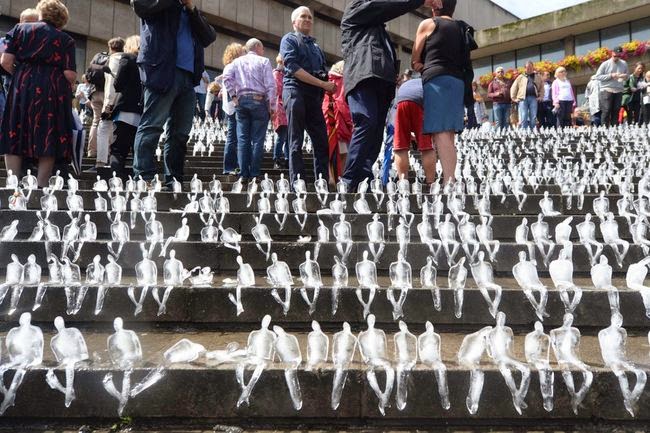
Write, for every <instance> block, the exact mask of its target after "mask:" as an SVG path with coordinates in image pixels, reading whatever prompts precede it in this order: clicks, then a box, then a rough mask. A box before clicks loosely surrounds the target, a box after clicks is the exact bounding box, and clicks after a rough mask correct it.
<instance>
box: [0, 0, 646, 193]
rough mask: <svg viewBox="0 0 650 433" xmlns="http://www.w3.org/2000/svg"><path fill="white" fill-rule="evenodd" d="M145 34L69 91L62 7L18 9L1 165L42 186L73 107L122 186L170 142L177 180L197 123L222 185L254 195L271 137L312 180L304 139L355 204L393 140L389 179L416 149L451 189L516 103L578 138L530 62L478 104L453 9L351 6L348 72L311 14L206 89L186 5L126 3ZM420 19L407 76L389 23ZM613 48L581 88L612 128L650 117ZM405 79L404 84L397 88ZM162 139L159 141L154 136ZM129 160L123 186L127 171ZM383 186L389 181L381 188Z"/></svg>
mask: <svg viewBox="0 0 650 433" xmlns="http://www.w3.org/2000/svg"><path fill="white" fill-rule="evenodd" d="M131 5H132V7H133V10H134V12H135V13H136V14H137V16H138V17H139V18H140V19H141V33H140V35H131V36H127V35H124V36H125V37H124V38H122V37H115V38H113V39H111V40H110V41H109V42H108V46H107V50H106V51H105V52H101V53H97V54H96V55H95V56H94V57H93V59H92V61H91V62H90V64H89V66H88V68H87V69H86V73H85V74H84V75H83V76H82V77H81V78H80V83H77V82H76V81H77V74H76V72H75V71H76V70H77V65H76V64H75V44H74V40H73V39H72V37H70V36H69V35H68V34H67V33H65V32H63V31H62V29H63V27H64V26H65V25H66V23H67V20H68V11H67V8H66V6H65V5H64V4H63V3H62V2H61V1H60V0H40V1H39V2H38V4H37V6H36V9H33V10H32V9H30V10H27V11H25V13H24V14H23V15H24V16H23V15H21V22H20V23H19V24H18V25H16V27H14V29H13V30H11V31H10V32H9V33H8V34H7V36H6V38H5V39H4V42H3V54H2V58H1V59H0V63H1V65H2V68H3V69H4V73H5V75H6V79H5V81H6V83H7V86H6V104H4V102H5V94H4V92H3V93H2V94H1V95H0V96H1V97H0V104H4V109H3V107H2V106H0V109H1V110H0V113H1V115H2V123H1V131H0V151H2V153H3V154H4V155H5V163H6V166H7V168H9V169H12V170H13V171H14V172H17V173H19V172H20V171H21V169H22V168H24V167H23V165H24V161H29V163H31V164H33V163H37V165H38V182H39V185H40V186H45V185H46V184H47V181H48V179H49V177H50V175H51V173H52V170H53V168H54V166H55V165H57V164H65V163H66V162H67V161H69V159H70V157H71V148H72V145H73V143H72V135H71V134H72V127H71V125H72V124H73V121H74V119H73V113H72V106H73V105H72V102H73V98H74V101H75V103H76V106H77V107H78V109H79V110H81V111H82V112H83V113H87V114H88V117H91V118H92V122H91V127H90V133H89V140H88V147H87V149H86V154H87V156H89V157H92V158H95V167H92V168H91V169H90V170H88V171H96V170H97V169H98V168H100V167H104V166H109V167H110V168H111V169H112V171H116V172H118V173H120V175H122V176H126V175H127V174H132V175H133V176H134V177H139V176H141V177H142V178H143V179H144V180H145V181H150V180H152V179H153V177H154V175H156V163H155V159H154V158H155V151H156V148H157V146H158V143H159V141H160V139H161V136H162V137H163V139H164V151H163V155H164V182H165V184H166V186H167V188H171V185H172V183H173V182H174V180H182V179H183V177H184V160H185V153H186V149H187V143H188V138H189V134H190V131H191V128H192V124H193V120H194V118H195V116H198V117H199V118H200V119H201V120H202V121H205V120H206V119H208V121H210V122H220V124H222V125H224V126H225V127H226V128H227V133H226V142H225V147H224V160H223V167H222V168H221V170H222V172H223V174H226V175H235V176H238V177H240V178H242V180H243V181H248V180H250V179H252V178H255V177H259V176H260V175H261V174H262V173H261V167H262V160H263V158H264V144H265V140H266V136H267V130H268V127H269V124H271V125H272V128H273V131H274V133H275V136H276V138H275V143H274V149H273V152H272V158H273V162H274V168H276V169H288V170H289V176H290V179H291V183H292V184H293V182H294V181H295V180H296V179H298V177H301V178H305V177H306V176H305V175H306V172H305V166H304V160H303V144H304V142H305V133H307V134H308V135H309V138H310V139H311V143H312V148H313V156H314V157H313V161H314V166H313V175H314V177H316V178H318V177H322V178H323V179H325V180H329V181H330V183H332V184H333V183H335V182H337V181H338V180H342V181H343V182H344V183H345V184H346V185H347V186H348V188H349V190H354V189H355V188H356V187H357V185H358V184H359V183H360V182H362V181H363V180H365V179H367V178H371V177H373V174H372V173H373V171H372V170H373V165H374V163H375V162H376V161H377V159H378V157H379V153H380V150H381V148H382V145H383V144H384V137H385V136H387V137H389V138H392V140H387V141H386V143H385V144H386V146H385V148H386V153H385V156H384V161H385V163H384V173H387V170H386V167H387V165H390V164H391V162H392V159H394V162H395V167H396V169H397V173H398V175H399V176H407V175H408V170H409V150H410V149H411V148H412V147H413V143H415V146H416V147H417V149H418V150H419V151H420V152H421V155H422V165H423V167H424V172H425V176H426V182H427V183H431V182H434V181H435V177H436V168H435V167H436V165H437V162H438V160H439V161H440V163H441V165H442V169H443V177H444V182H445V183H448V182H452V181H453V180H454V179H453V176H454V173H455V167H456V163H457V158H456V149H455V134H456V133H457V132H458V131H460V130H462V129H463V128H473V127H483V125H486V124H488V125H489V124H490V121H489V115H488V110H487V109H486V102H488V103H489V102H491V103H492V112H493V115H494V123H495V127H498V128H508V127H510V124H511V110H512V107H513V104H516V109H515V110H512V111H513V114H514V113H516V116H514V117H516V118H517V119H518V120H517V126H518V127H521V128H535V127H553V126H558V127H566V126H569V125H571V124H572V122H573V119H574V117H575V116H574V113H575V109H576V97H575V93H574V90H573V86H572V85H571V82H570V81H569V80H568V79H567V74H566V70H565V69H564V68H558V69H557V70H556V71H555V74H554V75H555V77H554V79H552V78H551V76H550V74H549V73H548V72H541V73H539V72H537V71H535V66H534V64H533V63H532V62H529V63H527V64H526V67H525V71H524V72H523V73H521V74H520V75H519V76H518V77H517V78H516V79H515V80H514V81H513V82H509V81H508V80H506V79H505V78H504V77H505V74H504V69H503V68H501V67H499V68H497V69H496V71H495V78H494V80H493V81H492V82H491V83H490V84H489V86H488V89H487V92H486V93H484V92H483V91H481V90H480V89H479V86H478V85H477V83H476V82H475V81H473V72H472V67H471V60H470V51H471V50H472V49H473V48H475V46H472V43H473V38H472V36H473V29H472V28H471V27H470V26H468V25H467V24H466V23H464V22H463V21H458V20H455V19H454V18H453V15H454V12H455V7H456V0H403V1H400V2H383V1H374V0H352V1H350V2H348V5H347V6H346V8H345V11H344V14H343V17H342V20H341V30H342V34H341V46H342V52H343V58H344V59H343V60H342V61H340V62H338V63H336V64H334V65H333V66H332V67H331V68H329V69H328V67H327V61H326V57H325V53H324V52H323V50H322V49H321V48H320V47H319V45H318V43H317V41H316V40H315V39H314V38H313V37H312V28H313V23H314V17H313V14H312V12H311V10H310V9H309V8H307V7H305V6H301V7H298V8H297V9H295V10H294V11H293V13H292V15H291V22H292V26H293V31H291V32H288V33H287V34H286V35H284V37H283V38H282V40H281V43H280V53H279V55H278V57H277V59H276V66H275V67H273V65H272V64H271V62H270V61H269V59H267V58H266V57H265V48H264V44H263V43H262V42H261V41H260V40H258V39H255V38H252V39H250V40H248V41H247V42H246V44H245V45H241V44H238V43H233V44H230V45H228V46H227V47H226V49H225V51H224V53H223V65H224V70H223V73H222V75H220V76H218V77H216V78H215V79H214V80H212V79H211V78H210V76H209V75H208V73H207V72H206V70H205V64H204V49H205V48H206V47H208V46H209V45H210V44H211V43H212V42H214V41H215V39H216V32H215V29H214V28H213V27H212V26H211V25H210V24H209V23H208V22H207V20H206V19H205V17H204V16H203V15H202V13H201V12H200V11H199V10H198V8H197V7H196V6H195V4H194V2H193V0H158V1H156V2H152V1H149V0H132V1H131ZM422 6H425V7H427V8H430V9H431V11H432V14H431V15H432V16H431V18H426V19H424V20H423V21H422V22H421V23H420V25H419V26H418V29H417V32H416V33H415V44H414V47H413V51H412V59H411V60H412V62H411V65H410V68H408V69H407V70H406V72H405V73H403V74H401V75H399V73H400V70H401V68H400V62H399V59H398V55H397V52H396V51H395V49H394V46H393V43H392V41H391V38H390V35H389V33H388V32H387V30H386V27H385V23H386V22H388V21H390V20H392V19H394V18H397V17H398V16H400V15H403V14H406V13H408V12H410V11H413V10H415V9H417V8H420V7H422ZM620 57H621V50H620V49H617V50H614V52H613V53H612V58H611V59H610V60H608V61H606V62H604V63H603V64H602V65H601V66H600V68H599V69H598V71H597V73H596V74H595V75H594V76H593V77H592V80H591V82H590V83H589V85H588V86H587V92H586V95H585V96H586V100H587V101H588V107H589V111H590V114H591V121H592V122H593V123H594V124H596V125H598V124H604V125H614V124H617V123H619V122H621V121H623V120H624V119H625V118H627V121H629V122H642V121H645V122H647V121H648V120H649V119H650V93H649V91H650V86H648V83H649V82H650V73H649V74H645V68H644V66H643V65H642V64H638V65H636V66H635V68H634V70H633V72H632V73H631V74H629V73H628V67H627V63H626V62H625V61H624V60H623V59H621V58H620ZM398 75H399V77H398ZM163 132H164V135H163ZM130 153H132V154H133V169H132V173H131V171H130V170H127V168H126V160H127V158H128V156H129V154H130ZM384 180H387V179H384Z"/></svg>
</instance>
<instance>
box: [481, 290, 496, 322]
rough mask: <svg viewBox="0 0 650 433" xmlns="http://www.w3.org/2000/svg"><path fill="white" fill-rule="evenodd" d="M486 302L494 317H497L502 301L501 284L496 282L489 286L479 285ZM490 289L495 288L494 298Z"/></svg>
mask: <svg viewBox="0 0 650 433" xmlns="http://www.w3.org/2000/svg"><path fill="white" fill-rule="evenodd" d="M479 290H480V291H481V294H482V295H483V298H484V299H485V302H487V304H488V309H489V311H490V314H491V315H492V317H496V315H497V312H498V311H499V304H500V303H501V286H498V285H496V284H489V285H487V286H483V287H479ZM489 290H494V299H493V298H492V297H491V296H490V292H489Z"/></svg>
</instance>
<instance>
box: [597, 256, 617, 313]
mask: <svg viewBox="0 0 650 433" xmlns="http://www.w3.org/2000/svg"><path fill="white" fill-rule="evenodd" d="M591 281H592V282H593V283H594V288H596V290H605V291H607V298H608V300H609V309H610V311H611V312H612V313H614V312H615V311H619V310H620V303H619V298H618V289H617V288H616V287H614V285H613V284H612V267H611V266H610V264H609V261H608V260H607V257H605V256H600V262H599V263H598V264H597V265H594V266H592V267H591Z"/></svg>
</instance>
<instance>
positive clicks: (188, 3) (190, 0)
mask: <svg viewBox="0 0 650 433" xmlns="http://www.w3.org/2000/svg"><path fill="white" fill-rule="evenodd" d="M179 1H180V2H181V4H182V5H183V6H185V7H186V8H187V9H189V10H192V9H194V0H179Z"/></svg>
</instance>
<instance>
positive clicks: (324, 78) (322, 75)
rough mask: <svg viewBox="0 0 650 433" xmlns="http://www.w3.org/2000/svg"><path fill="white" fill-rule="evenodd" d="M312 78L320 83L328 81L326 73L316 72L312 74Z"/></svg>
mask: <svg viewBox="0 0 650 433" xmlns="http://www.w3.org/2000/svg"><path fill="white" fill-rule="evenodd" d="M312 75H313V76H314V77H316V78H318V79H319V80H321V81H328V80H329V75H328V74H327V72H326V71H316V72H314V73H313V74H312Z"/></svg>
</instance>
